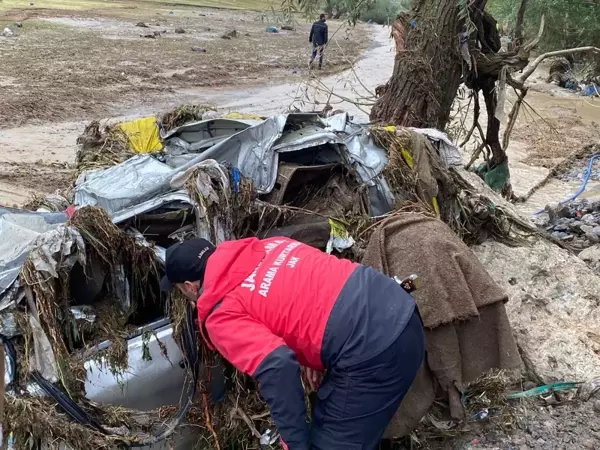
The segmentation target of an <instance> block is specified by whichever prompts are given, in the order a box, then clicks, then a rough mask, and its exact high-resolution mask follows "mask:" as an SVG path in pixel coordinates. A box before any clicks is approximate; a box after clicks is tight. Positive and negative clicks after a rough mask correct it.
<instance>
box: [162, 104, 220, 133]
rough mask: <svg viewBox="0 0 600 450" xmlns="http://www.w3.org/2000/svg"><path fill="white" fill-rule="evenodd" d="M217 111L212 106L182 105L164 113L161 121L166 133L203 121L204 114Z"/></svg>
mask: <svg viewBox="0 0 600 450" xmlns="http://www.w3.org/2000/svg"><path fill="white" fill-rule="evenodd" d="M215 109H216V106H212V105H181V106H179V107H178V108H176V109H174V110H172V111H169V112H166V113H164V114H163V115H162V116H161V117H160V120H159V121H160V124H161V126H162V128H163V129H164V130H165V131H171V130H173V129H175V128H177V127H180V126H182V125H185V124H187V123H190V122H197V121H199V120H202V116H203V115H204V113H206V112H207V111H213V110H215Z"/></svg>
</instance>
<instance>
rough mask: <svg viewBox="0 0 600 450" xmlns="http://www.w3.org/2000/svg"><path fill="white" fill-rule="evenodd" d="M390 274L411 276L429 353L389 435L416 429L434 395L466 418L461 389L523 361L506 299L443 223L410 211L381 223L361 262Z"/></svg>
mask: <svg viewBox="0 0 600 450" xmlns="http://www.w3.org/2000/svg"><path fill="white" fill-rule="evenodd" d="M362 263H363V264H365V265H369V266H372V267H374V268H376V269H378V270H380V271H381V272H383V273H385V274H386V275H388V276H394V275H396V276H398V277H405V276H407V275H410V274H413V273H414V274H417V275H419V276H420V277H422V279H423V286H422V287H421V288H419V290H418V291H416V293H415V299H416V301H417V304H418V306H419V310H420V312H421V315H422V317H423V323H424V325H425V327H426V341H427V347H426V348H427V356H426V360H425V362H424V365H423V367H422V368H421V371H420V373H419V375H418V376H417V379H416V380H415V382H414V383H413V386H412V387H411V389H410V391H409V392H408V394H407V395H406V397H405V399H404V401H403V402H402V405H401V406H400V409H399V410H398V413H397V414H396V416H395V417H394V420H393V422H392V424H391V425H390V428H389V429H388V432H387V433H386V436H387V437H400V436H404V435H406V434H408V433H409V432H410V431H411V430H412V429H414V428H415V427H416V426H417V424H418V423H419V421H420V420H421V418H422V417H423V416H424V415H425V414H426V413H427V411H428V410H429V409H430V407H431V405H432V404H433V401H434V398H435V397H436V396H438V397H439V396H442V397H444V398H445V400H446V401H448V402H449V404H450V411H451V415H452V417H453V418H455V419H461V418H463V417H464V411H463V407H462V404H461V402H460V396H461V391H463V390H464V389H465V388H466V386H467V385H468V383H470V382H472V381H474V380H476V379H477V378H478V377H479V376H481V375H483V374H484V373H486V372H488V371H489V370H491V369H515V368H518V367H520V364H521V361H520V358H519V354H518V350H517V347H516V344H515V341H514V339H513V336H512V330H511V327H510V323H509V322H508V317H507V316H506V311H505V308H504V302H505V301H506V300H507V296H506V294H505V293H504V292H503V291H502V289H500V287H499V286H498V285H497V284H496V283H495V282H494V281H493V279H492V278H491V276H490V275H489V274H488V273H487V272H486V271H485V269H484V268H483V266H482V265H481V263H480V262H479V261H478V260H477V258H476V257H475V255H474V254H473V253H472V252H471V250H470V249H469V248H468V247H467V246H466V245H465V244H464V243H463V242H462V241H461V240H460V239H459V238H458V237H457V236H456V235H455V234H454V233H453V232H452V230H451V229H450V228H449V227H448V226H447V225H446V224H444V223H443V222H441V221H439V220H436V219H433V218H429V217H426V216H423V215H420V214H416V213H401V214H398V215H396V216H394V217H392V218H390V219H387V220H386V221H384V222H383V224H382V225H381V226H380V227H379V228H378V229H377V230H376V231H375V232H374V233H373V235H372V237H371V239H370V241H369V245H368V247H367V251H366V253H365V256H364V258H363V261H362Z"/></svg>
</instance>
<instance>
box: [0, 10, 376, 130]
mask: <svg viewBox="0 0 600 450" xmlns="http://www.w3.org/2000/svg"><path fill="white" fill-rule="evenodd" d="M270 17H271V16H267V17H264V18H263V16H262V14H261V13H258V12H244V11H228V10H218V9H202V8H187V9H176V10H169V9H158V8H147V7H138V8H135V9H122V8H121V9H114V8H108V9H94V10H89V11H65V10H56V9H53V10H40V9H36V10H32V11H30V10H8V11H4V12H2V13H1V14H0V28H2V29H4V27H6V26H14V24H15V23H18V24H20V25H22V26H21V27H20V28H14V30H15V31H16V33H17V37H15V38H0V60H1V61H2V64H1V65H0V128H7V127H10V126H14V125H22V124H26V123H43V122H46V121H52V122H56V121H65V120H72V119H75V118H77V119H82V118H88V117H109V116H114V115H119V114H122V113H123V111H124V110H125V109H127V108H132V109H135V108H137V107H138V106H139V105H144V104H152V103H155V102H157V101H159V100H160V99H162V98H164V97H167V96H169V95H173V94H175V93H176V92H177V90H179V89H192V88H200V87H207V88H214V87H223V86H244V85H253V84H254V85H255V84H271V83H275V82H277V81H280V80H289V79H290V78H293V77H300V76H302V75H303V74H306V73H307V72H308V61H309V56H310V46H309V43H308V32H309V30H310V24H309V23H307V22H306V21H305V20H298V21H297V23H294V24H293V27H294V28H295V30H294V31H286V30H281V31H280V32H279V33H268V32H266V27H267V26H268V25H271V24H273V23H275V24H276V21H275V19H270ZM330 28H331V34H332V35H333V39H332V42H331V51H329V52H328V54H327V60H326V61H327V63H326V65H325V73H335V72H338V71H340V70H342V69H344V68H347V67H348V66H349V61H352V60H354V59H355V58H356V57H357V56H359V55H361V54H362V52H363V51H364V49H365V48H366V46H367V44H368V41H367V39H366V30H365V27H363V26H359V27H358V28H354V29H349V28H348V27H346V26H344V25H343V24H342V23H337V24H336V23H335V22H332V23H331V24H330ZM336 31H337V33H336ZM223 36H225V37H226V38H224V37H223ZM193 49H194V50H193Z"/></svg>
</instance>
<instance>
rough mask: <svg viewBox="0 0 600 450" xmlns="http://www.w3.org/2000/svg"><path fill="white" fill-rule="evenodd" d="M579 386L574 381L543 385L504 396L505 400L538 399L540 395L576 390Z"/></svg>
mask: <svg viewBox="0 0 600 450" xmlns="http://www.w3.org/2000/svg"><path fill="white" fill-rule="evenodd" d="M580 385H581V383H577V382H574V381H567V382H563V383H552V384H545V385H543V386H538V387H536V388H533V389H529V390H528V391H525V392H515V393H513V394H508V395H507V396H506V398H509V399H517V398H531V397H538V396H540V395H548V394H552V393H553V392H562V391H569V390H571V389H576V388H578V387H579V386H580Z"/></svg>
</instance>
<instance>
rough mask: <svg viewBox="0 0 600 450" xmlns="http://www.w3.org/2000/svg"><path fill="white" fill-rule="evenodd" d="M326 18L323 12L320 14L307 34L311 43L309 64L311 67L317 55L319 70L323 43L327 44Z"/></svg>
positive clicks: (321, 62) (321, 64)
mask: <svg viewBox="0 0 600 450" xmlns="http://www.w3.org/2000/svg"><path fill="white" fill-rule="evenodd" d="M326 20H327V16H326V15H325V14H321V15H320V16H319V20H317V21H316V22H315V23H313V26H312V28H311V29H310V34H309V35H308V42H310V43H312V45H313V52H312V58H311V60H310V65H311V67H312V65H313V63H314V62H315V59H317V56H318V57H319V70H320V69H321V68H322V67H323V51H324V50H325V45H327V41H328V39H329V35H328V34H329V30H328V28H327V24H326V23H325V22H326Z"/></svg>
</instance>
